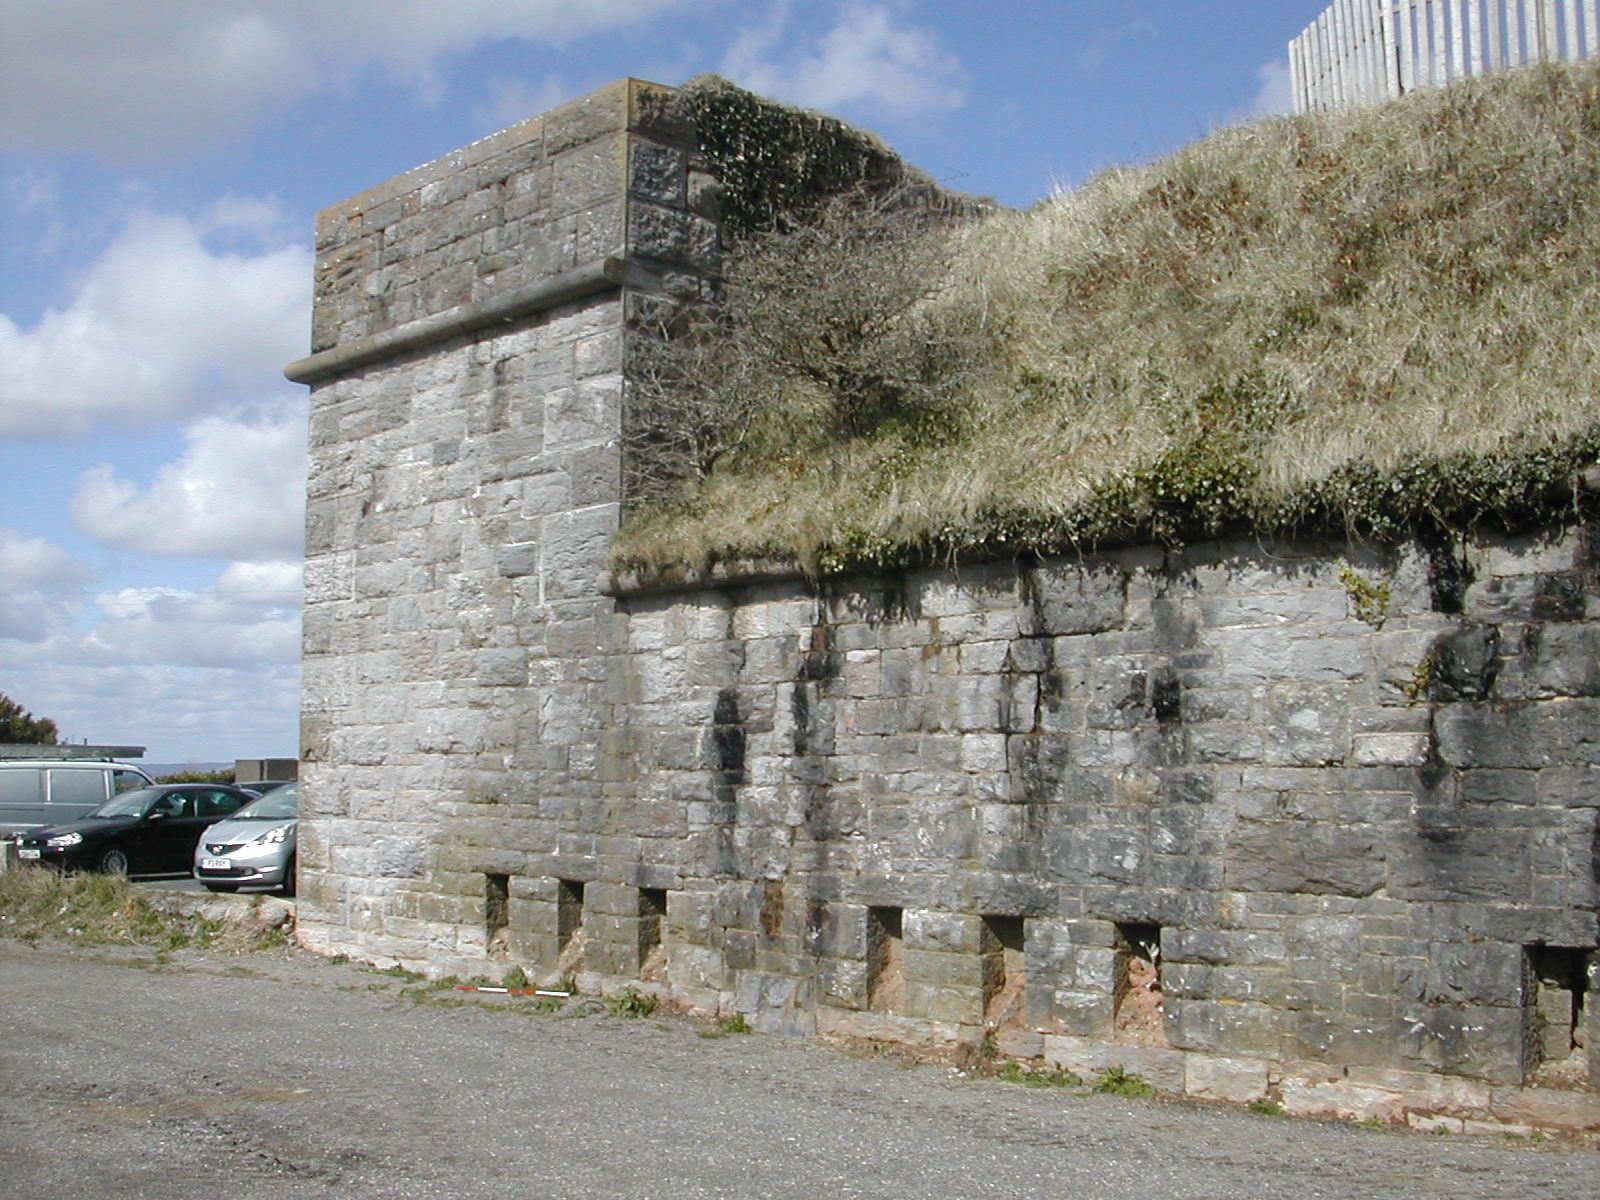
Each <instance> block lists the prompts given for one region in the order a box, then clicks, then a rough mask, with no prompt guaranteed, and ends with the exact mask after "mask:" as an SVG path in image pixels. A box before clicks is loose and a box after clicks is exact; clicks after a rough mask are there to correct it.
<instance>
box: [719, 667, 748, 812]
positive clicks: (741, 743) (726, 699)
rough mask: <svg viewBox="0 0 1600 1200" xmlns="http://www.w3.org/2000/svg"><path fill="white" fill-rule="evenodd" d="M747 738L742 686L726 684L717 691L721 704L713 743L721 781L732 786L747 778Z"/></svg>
mask: <svg viewBox="0 0 1600 1200" xmlns="http://www.w3.org/2000/svg"><path fill="white" fill-rule="evenodd" d="M745 740H746V735H745V729H744V722H743V718H742V717H741V716H740V714H739V692H738V689H737V688H723V689H722V690H721V691H719V692H718V693H717V705H716V708H715V709H714V710H713V712H712V726H711V744H712V746H713V748H714V750H715V752H716V766H717V774H718V775H719V776H721V781H720V782H721V783H722V784H724V785H726V786H728V787H735V786H737V785H739V784H741V783H743V782H744V781H745V771H744V758H745Z"/></svg>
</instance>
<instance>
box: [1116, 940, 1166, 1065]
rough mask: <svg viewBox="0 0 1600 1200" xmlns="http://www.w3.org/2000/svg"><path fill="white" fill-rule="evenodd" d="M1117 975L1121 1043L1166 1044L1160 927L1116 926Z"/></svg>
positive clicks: (1119, 1038)
mask: <svg viewBox="0 0 1600 1200" xmlns="http://www.w3.org/2000/svg"><path fill="white" fill-rule="evenodd" d="M1112 970H1113V973H1114V976H1113V977H1114V983H1113V987H1114V994H1115V997H1116V998H1115V1001H1114V1005H1115V1009H1114V1011H1115V1014H1116V1015H1115V1018H1114V1028H1115V1031H1116V1039H1117V1041H1119V1042H1132V1043H1134V1044H1136V1045H1141V1046H1164V1045H1166V1044H1167V1031H1166V1024H1165V1022H1164V1020H1163V1018H1162V1007H1161V1004H1162V1002H1161V926H1159V925H1154V924H1148V923H1144V922H1126V923H1119V924H1118V925H1117V957H1116V961H1115V963H1114V965H1113V967H1112Z"/></svg>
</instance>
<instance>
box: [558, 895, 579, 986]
mask: <svg viewBox="0 0 1600 1200" xmlns="http://www.w3.org/2000/svg"><path fill="white" fill-rule="evenodd" d="M556 945H557V947H558V948H559V950H560V963H559V965H560V968H561V970H562V971H563V972H566V971H575V970H577V969H578V968H580V967H581V966H582V965H583V881H582V880H581V879H558V880H556Z"/></svg>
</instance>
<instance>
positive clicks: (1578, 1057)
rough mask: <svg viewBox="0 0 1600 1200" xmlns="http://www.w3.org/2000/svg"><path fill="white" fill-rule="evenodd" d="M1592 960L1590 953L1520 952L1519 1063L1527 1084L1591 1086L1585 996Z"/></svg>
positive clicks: (1570, 950)
mask: <svg viewBox="0 0 1600 1200" xmlns="http://www.w3.org/2000/svg"><path fill="white" fill-rule="evenodd" d="M1595 960H1596V951H1593V950H1581V949H1573V948H1570V947H1566V946H1526V947H1524V948H1523V958H1522V961H1523V992H1522V994H1523V1047H1524V1055H1523V1062H1524V1063H1525V1064H1526V1066H1525V1070H1526V1074H1527V1077H1528V1081H1529V1082H1530V1083H1537V1084H1541V1085H1544V1086H1546V1087H1569V1088H1587V1087H1589V1086H1590V1084H1591V1075H1590V1067H1589V1058H1590V1055H1591V1053H1592V1051H1591V1050H1590V1048H1589V1038H1588V1032H1589V1030H1588V1025H1589V1013H1588V1005H1589V1003H1590V1002H1592V1000H1593V997H1592V996H1590V995H1588V992H1589V984H1590V981H1589V975H1590V972H1591V971H1592V970H1594V969H1595Z"/></svg>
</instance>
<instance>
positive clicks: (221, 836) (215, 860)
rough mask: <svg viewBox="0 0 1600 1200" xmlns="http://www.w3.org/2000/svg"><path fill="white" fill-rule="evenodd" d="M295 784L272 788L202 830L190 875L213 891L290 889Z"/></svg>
mask: <svg viewBox="0 0 1600 1200" xmlns="http://www.w3.org/2000/svg"><path fill="white" fill-rule="evenodd" d="M299 811H300V788H299V785H297V784H292V783H291V784H290V785H289V786H288V787H281V788H275V789H273V790H272V791H270V792H268V793H267V794H266V795H265V796H262V797H261V798H260V799H259V800H252V801H251V802H250V803H249V804H247V805H245V806H244V807H243V808H241V809H240V810H239V811H238V812H236V813H234V814H233V815H232V816H231V817H227V818H225V819H224V820H221V821H218V822H217V823H216V824H215V825H213V826H211V827H210V828H209V829H207V830H206V833H205V836H204V837H203V838H201V839H200V844H199V845H198V846H196V847H195V848H194V877H195V878H196V879H198V880H199V881H200V883H201V884H202V885H203V886H204V887H205V888H206V890H207V891H212V892H236V891H238V890H239V889H240V888H241V887H275V888H278V889H279V890H280V891H282V892H283V894H284V895H285V896H292V895H294V868H295V854H294V850H295V836H294V835H295V824H296V821H295V818H296V817H297V816H298V815H299Z"/></svg>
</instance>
